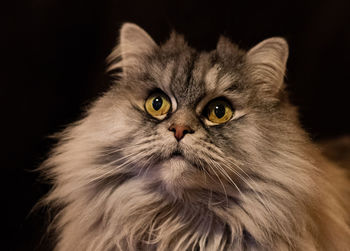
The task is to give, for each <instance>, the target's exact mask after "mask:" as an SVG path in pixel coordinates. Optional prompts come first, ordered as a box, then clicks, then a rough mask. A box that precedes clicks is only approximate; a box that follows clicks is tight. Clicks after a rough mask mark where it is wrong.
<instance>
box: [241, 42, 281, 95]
mask: <svg viewBox="0 0 350 251" xmlns="http://www.w3.org/2000/svg"><path fill="white" fill-rule="evenodd" d="M287 58H288V44H287V42H286V40H284V39H283V38H280V37H272V38H269V39H266V40H264V41H262V42H260V43H259V44H257V45H256V46H254V47H253V48H252V49H250V50H249V51H248V52H247V54H246V59H247V63H248V64H249V68H250V76H251V77H252V78H253V81H254V82H256V83H259V84H263V86H264V87H263V88H264V89H265V90H266V91H267V92H269V93H272V94H275V93H277V92H278V90H279V89H280V88H281V86H282V84H283V80H284V74H285V71H286V63H287Z"/></svg>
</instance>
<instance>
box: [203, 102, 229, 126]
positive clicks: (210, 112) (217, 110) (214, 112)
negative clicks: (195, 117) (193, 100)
mask: <svg viewBox="0 0 350 251" xmlns="http://www.w3.org/2000/svg"><path fill="white" fill-rule="evenodd" d="M205 113H206V114H205V116H206V117H207V119H208V120H209V121H211V122H212V123H214V124H223V123H226V122H227V121H229V120H230V119H231V118H232V116H233V109H232V107H231V105H230V104H229V103H228V102H227V101H225V100H221V99H215V100H212V101H210V102H209V104H208V105H207V108H206V110H205Z"/></svg>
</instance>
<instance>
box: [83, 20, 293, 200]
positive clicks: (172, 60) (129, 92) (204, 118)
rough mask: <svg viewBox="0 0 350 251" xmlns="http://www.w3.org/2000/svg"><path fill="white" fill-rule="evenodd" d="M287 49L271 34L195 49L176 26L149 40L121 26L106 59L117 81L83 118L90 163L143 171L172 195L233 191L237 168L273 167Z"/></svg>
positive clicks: (283, 136) (282, 120) (288, 118)
mask: <svg viewBox="0 0 350 251" xmlns="http://www.w3.org/2000/svg"><path fill="white" fill-rule="evenodd" d="M287 57H288V45H287V43H286V41H285V40H284V39H282V38H278V37H275V38H270V39H267V40H264V41H263V42H261V43H259V44H258V45H256V46H255V47H253V48H252V49H250V50H249V51H247V52H246V51H243V50H240V49H239V48H238V47H237V46H236V45H234V44H233V43H231V42H230V41H229V40H228V39H227V38H225V37H221V38H220V39H219V41H218V44H217V48H216V49H215V50H213V51H210V52H198V51H196V50H194V49H193V48H191V47H189V46H188V45H187V43H186V42H185V41H184V39H183V37H182V36H181V35H178V34H176V33H173V34H172V35H171V37H170V39H169V40H168V41H167V42H166V43H164V44H163V45H157V44H156V42H154V41H153V39H152V38H151V37H150V36H149V35H148V34H147V33H146V32H145V31H144V30H142V29H141V28H140V27H138V26H137V25H134V24H130V23H126V24H124V25H123V26H122V28H121V31H120V41H119V44H118V46H117V47H116V48H115V49H114V50H113V52H112V54H111V55H110V56H109V58H108V60H109V64H110V65H109V70H108V71H109V73H110V74H111V76H113V77H115V78H116V81H115V83H114V84H113V86H112V88H111V89H110V90H109V91H108V92H107V93H106V94H105V95H104V96H103V97H101V98H100V99H99V100H98V101H97V102H96V103H95V105H94V106H93V107H92V109H91V110H90V112H89V115H88V116H87V118H86V123H85V124H89V126H88V127H87V128H89V129H90V130H92V131H93V133H91V134H93V135H87V136H86V137H89V138H91V139H94V143H91V144H92V145H94V147H95V148H98V151H99V155H98V158H97V159H96V162H95V163H98V165H100V167H99V168H100V169H103V168H106V169H105V170H108V171H106V172H107V173H108V174H109V175H110V177H113V175H114V177H118V179H120V180H123V182H124V181H127V180H128V179H138V178H139V179H141V178H142V179H144V180H145V182H149V183H150V184H153V185H154V186H159V187H162V188H164V189H165V190H167V191H169V192H170V193H171V194H173V195H174V196H180V194H182V191H186V190H187V191H190V190H201V189H203V190H212V191H216V192H223V191H224V190H231V192H232V193H234V190H235V191H238V190H239V188H240V187H242V186H243V184H244V177H247V176H246V174H248V175H256V176H258V175H260V174H261V175H263V174H267V175H269V174H270V173H271V174H272V173H273V174H274V175H276V173H277V175H282V173H281V172H282V171H281V170H274V166H273V165H274V164H273V160H274V159H278V157H277V156H276V153H277V152H278V150H279V149H281V147H282V148H283V147H285V145H287V144H286V142H287V141H290V140H293V139H290V137H291V135H294V132H295V130H296V129H295V128H294V126H293V125H294V124H295V121H296V119H295V118H296V116H295V112H294V109H292V108H291V106H290V105H289V103H288V101H287V98H286V95H285V91H284V74H285V67H286V61H287ZM80 130H84V129H80ZM86 130H87V129H86ZM82 134H83V132H82ZM84 144H85V143H84ZM269 161H271V163H272V164H271V165H270V166H269V165H266V164H264V163H268V162H269ZM101 166H102V167H101ZM101 172H103V171H101ZM118 175H119V176H118ZM123 175H124V176H123ZM102 176H104V177H107V176H108V175H102ZM121 176H123V177H124V178H123V179H122V178H120V177H121ZM226 192H228V193H229V191H226Z"/></svg>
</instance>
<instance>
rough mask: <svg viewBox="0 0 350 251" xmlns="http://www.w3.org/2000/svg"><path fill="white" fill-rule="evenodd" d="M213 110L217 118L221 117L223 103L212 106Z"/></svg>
mask: <svg viewBox="0 0 350 251" xmlns="http://www.w3.org/2000/svg"><path fill="white" fill-rule="evenodd" d="M214 112H215V115H216V117H218V118H219V119H220V118H222V117H223V116H224V115H225V106H224V105H223V104H218V105H216V106H215V108H214Z"/></svg>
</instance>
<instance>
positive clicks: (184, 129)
mask: <svg viewBox="0 0 350 251" xmlns="http://www.w3.org/2000/svg"><path fill="white" fill-rule="evenodd" d="M169 131H172V132H174V136H175V138H176V139H177V141H180V140H181V139H182V138H183V137H184V136H185V134H187V133H194V131H193V130H192V128H191V127H189V126H187V125H171V126H170V127H169Z"/></svg>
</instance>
